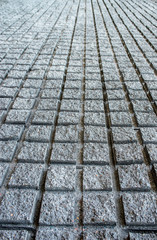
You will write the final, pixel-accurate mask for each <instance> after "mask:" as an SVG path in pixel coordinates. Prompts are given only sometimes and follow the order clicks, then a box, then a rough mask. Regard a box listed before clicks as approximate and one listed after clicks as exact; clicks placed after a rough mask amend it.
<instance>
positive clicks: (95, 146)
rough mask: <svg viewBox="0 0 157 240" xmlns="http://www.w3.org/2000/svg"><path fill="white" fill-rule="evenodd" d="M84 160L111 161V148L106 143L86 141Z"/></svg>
mask: <svg viewBox="0 0 157 240" xmlns="http://www.w3.org/2000/svg"><path fill="white" fill-rule="evenodd" d="M84 161H89V162H91V161H98V162H99V161H100V162H109V149H108V145H107V144H105V143H85V144H84Z"/></svg>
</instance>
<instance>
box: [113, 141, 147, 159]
mask: <svg viewBox="0 0 157 240" xmlns="http://www.w3.org/2000/svg"><path fill="white" fill-rule="evenodd" d="M114 147H115V150H116V160H117V161H119V162H120V161H138V160H143V155H142V151H141V150H142V149H141V146H140V145H139V144H138V143H129V144H115V145H114Z"/></svg>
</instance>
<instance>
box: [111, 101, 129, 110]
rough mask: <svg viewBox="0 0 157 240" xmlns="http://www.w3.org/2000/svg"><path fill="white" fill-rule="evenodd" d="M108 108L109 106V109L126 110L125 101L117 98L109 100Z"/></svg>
mask: <svg viewBox="0 0 157 240" xmlns="http://www.w3.org/2000/svg"><path fill="white" fill-rule="evenodd" d="M109 108H110V111H127V110H128V106H127V103H126V101H124V100H118V101H114V100H110V101H109Z"/></svg>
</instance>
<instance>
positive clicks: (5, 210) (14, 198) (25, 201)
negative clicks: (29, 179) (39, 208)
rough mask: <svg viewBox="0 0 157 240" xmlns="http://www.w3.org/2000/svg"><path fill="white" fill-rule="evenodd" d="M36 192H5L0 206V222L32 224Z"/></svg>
mask: <svg viewBox="0 0 157 240" xmlns="http://www.w3.org/2000/svg"><path fill="white" fill-rule="evenodd" d="M36 197H37V192H36V191H33V190H7V191H6V193H5V196H4V198H3V200H2V202H1V204H0V220H1V221H6V222H32V217H33V210H34V209H33V207H34V204H35V202H36Z"/></svg>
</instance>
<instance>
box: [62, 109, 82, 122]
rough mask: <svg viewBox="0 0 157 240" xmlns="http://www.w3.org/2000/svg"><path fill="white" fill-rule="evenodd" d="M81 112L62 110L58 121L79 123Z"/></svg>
mask: <svg viewBox="0 0 157 240" xmlns="http://www.w3.org/2000/svg"><path fill="white" fill-rule="evenodd" d="M79 118H80V116H79V113H78V112H60V113H59V119H58V123H76V124H78V123H79Z"/></svg>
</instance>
